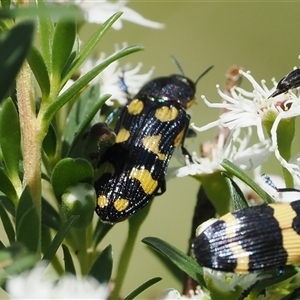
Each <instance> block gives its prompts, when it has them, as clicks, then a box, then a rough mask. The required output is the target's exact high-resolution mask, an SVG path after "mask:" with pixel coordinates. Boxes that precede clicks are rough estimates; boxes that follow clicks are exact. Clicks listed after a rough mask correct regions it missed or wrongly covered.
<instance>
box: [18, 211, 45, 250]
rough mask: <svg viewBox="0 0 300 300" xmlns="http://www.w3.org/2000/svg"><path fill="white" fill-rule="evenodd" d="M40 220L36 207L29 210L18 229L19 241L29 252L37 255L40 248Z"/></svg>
mask: <svg viewBox="0 0 300 300" xmlns="http://www.w3.org/2000/svg"><path fill="white" fill-rule="evenodd" d="M39 227H40V220H39V217H38V215H37V211H36V208H35V207H31V208H30V209H28V210H27V211H26V212H25V213H24V215H23V216H22V218H21V220H20V221H19V226H18V228H17V241H18V242H21V243H23V244H24V245H25V246H26V248H28V250H29V251H31V252H33V253H36V252H37V250H38V247H39V238H40V237H39Z"/></svg>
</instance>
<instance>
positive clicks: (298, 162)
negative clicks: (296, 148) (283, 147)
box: [275, 149, 300, 188]
mask: <svg viewBox="0 0 300 300" xmlns="http://www.w3.org/2000/svg"><path fill="white" fill-rule="evenodd" d="M275 156H276V158H277V159H278V160H279V162H280V163H281V165H282V166H283V167H284V168H286V169H287V170H288V171H289V172H290V173H291V175H292V176H293V180H294V183H295V186H296V187H297V188H300V153H297V154H296V155H295V156H294V157H292V158H291V159H290V162H287V161H286V160H285V159H284V158H283V157H282V156H281V155H280V153H279V151H278V149H276V150H275Z"/></svg>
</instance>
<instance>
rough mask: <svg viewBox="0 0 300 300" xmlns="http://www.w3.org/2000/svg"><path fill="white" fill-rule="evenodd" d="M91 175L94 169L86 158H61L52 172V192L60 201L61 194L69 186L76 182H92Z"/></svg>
mask: <svg viewBox="0 0 300 300" xmlns="http://www.w3.org/2000/svg"><path fill="white" fill-rule="evenodd" d="M93 177H94V170H93V168H92V166H91V164H90V163H89V162H88V161H87V160H85V159H82V158H77V159H72V158H65V159H62V160H60V161H59V162H58V163H57V164H56V166H55V168H54V170H53V172H52V177H51V183H52V188H53V191H54V194H55V196H56V197H57V199H58V200H59V201H60V197H61V195H62V194H63V193H64V191H65V190H66V189H67V188H68V187H69V186H71V185H72V184H76V183H78V182H85V183H89V184H92V182H93Z"/></svg>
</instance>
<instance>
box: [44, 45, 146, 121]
mask: <svg viewBox="0 0 300 300" xmlns="http://www.w3.org/2000/svg"><path fill="white" fill-rule="evenodd" d="M141 50H143V47H142V46H132V47H127V48H125V49H123V50H121V51H119V52H118V53H115V54H113V55H111V56H110V57H108V58H107V59H106V60H105V61H103V62H102V63H100V64H99V65H98V66H96V67H95V68H93V69H92V70H91V71H89V72H88V73H87V74H85V75H84V76H82V77H81V78H79V79H78V80H77V81H76V82H75V83H74V84H73V85H72V86H71V87H70V88H68V89H67V90H66V91H65V92H64V93H63V94H61V95H60V96H58V98H57V99H56V101H55V102H53V103H51V105H50V106H49V107H48V109H47V111H46V112H45V114H44V117H43V118H44V121H45V122H49V123H50V122H51V120H52V118H53V116H54V115H55V114H56V112H57V111H58V110H59V109H61V108H62V107H63V106H64V105H65V104H66V103H67V102H68V101H70V99H72V97H74V96H75V95H76V94H77V93H79V92H80V91H81V89H82V88H83V87H84V86H86V85H87V84H88V83H89V82H90V81H91V80H92V79H93V78H95V77H96V76H97V75H98V74H99V73H100V72H101V71H103V70H104V69H105V68H106V67H107V66H108V65H110V64H111V63H112V62H114V61H115V60H117V59H119V58H121V57H124V56H126V55H128V54H131V53H134V52H137V51H141Z"/></svg>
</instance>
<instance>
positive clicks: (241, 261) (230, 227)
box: [220, 214, 250, 273]
mask: <svg viewBox="0 0 300 300" xmlns="http://www.w3.org/2000/svg"><path fill="white" fill-rule="evenodd" d="M220 219H221V220H223V221H225V224H226V230H225V234H226V237H227V238H228V239H229V240H230V239H232V238H234V237H235V236H236V229H238V228H239V227H240V221H239V220H238V219H237V218H236V217H235V216H234V215H232V214H227V215H225V216H223V217H221V218H220ZM228 246H229V248H230V250H231V252H232V254H233V255H234V256H235V257H236V260H237V261H236V267H235V269H234V271H235V272H237V273H248V269H249V260H250V253H249V252H248V251H246V250H244V249H243V248H242V246H241V245H240V244H239V243H238V242H232V241H230V242H229V244H228Z"/></svg>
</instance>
